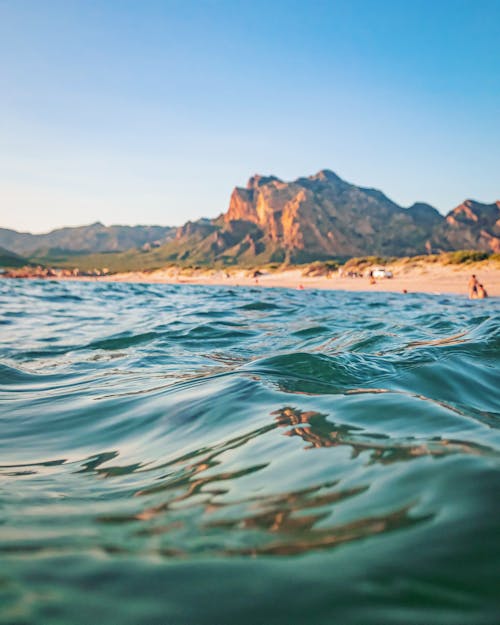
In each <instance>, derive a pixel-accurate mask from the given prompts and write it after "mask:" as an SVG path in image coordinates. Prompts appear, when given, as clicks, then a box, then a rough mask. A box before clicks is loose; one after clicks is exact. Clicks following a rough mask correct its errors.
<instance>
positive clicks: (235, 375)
mask: <svg viewBox="0 0 500 625" xmlns="http://www.w3.org/2000/svg"><path fill="white" fill-rule="evenodd" d="M0 304H1V307H0V321H3V322H6V323H4V324H3V325H2V324H0V328H2V327H3V328H4V330H3V335H2V339H3V340H2V343H1V346H0V358H1V362H0V399H1V401H2V403H1V405H0V426H1V427H2V438H1V439H0V454H1V459H0V477H1V479H2V484H1V489H0V506H1V510H2V520H1V525H0V558H2V562H3V563H4V566H2V568H1V571H0V602H1V603H2V605H5V606H6V609H5V611H4V614H6V615H7V617H3V615H2V616H0V622H6V623H7V622H8V623H9V625H11V624H14V625H17V624H21V623H22V624H25V623H41V622H51V623H56V624H59V623H61V624H62V623H67V622H71V623H82V624H84V625H87V624H88V623H89V622H104V621H106V622H112V621H113V622H114V621H116V622H118V621H119V622H123V623H146V622H147V623H165V622H176V623H177V622H179V623H180V622H192V623H197V624H198V623H207V624H208V623H215V622H217V623H221V624H223V625H224V624H225V623H229V622H234V620H235V619H237V618H238V619H240V620H242V621H243V622H245V621H246V620H248V622H252V623H253V622H256V621H257V622H266V623H267V622H269V623H278V622H280V623H281V622H286V623H287V624H289V623H304V622H315V623H316V622H317V623H323V622H325V623H327V622H332V620H333V621H335V620H338V622H342V623H345V624H346V625H349V624H351V623H352V624H353V625H355V624H359V623H366V624H367V625H377V624H378V623H380V622H384V623H394V624H395V625H396V624H397V625H400V624H405V623H407V624H408V625H410V624H411V625H415V624H419V623H422V625H424V623H425V624H426V625H427V624H428V622H432V623H433V624H434V623H436V624H437V625H440V624H441V623H442V624H443V625H449V624H450V623H451V624H452V625H462V623H463V622H464V621H463V619H462V617H463V615H464V614H467V622H477V623H486V624H487V625H489V624H490V623H491V625H493V624H494V623H495V625H496V617H495V616H494V615H496V613H497V608H498V604H497V594H496V590H495V588H494V586H495V584H494V579H495V575H494V572H493V571H494V562H495V561H496V560H495V558H496V556H497V555H500V554H498V541H497V540H496V538H497V530H498V528H497V518H498V514H499V513H500V509H499V505H498V503H497V502H498V497H497V493H498V488H499V487H500V471H499V468H500V466H499V465H500V463H499V453H498V451H499V448H500V436H499V428H498V426H499V424H500V412H499V405H500V390H499V388H500V387H499V385H498V361H499V353H500V323H499V315H498V312H499V304H498V302H496V301H495V300H494V299H492V300H489V301H485V302H481V303H480V305H481V308H479V305H478V303H477V302H468V301H466V300H463V299H460V298H439V297H429V296H420V295H419V296H408V295H407V296H405V297H399V296H396V295H390V294H385V295H383V296H382V295H375V294H371V295H364V294H358V295H355V296H350V295H348V294H342V293H320V292H308V293H307V292H292V291H285V290H270V291H259V290H255V289H240V290H231V289H223V288H213V289H210V288H207V287H187V286H186V287H171V286H166V285H148V286H146V285H119V284H115V285H113V284H109V285H103V284H79V283H64V284H57V283H36V282H25V283H21V282H16V281H10V282H8V283H7V282H4V283H0ZM5 328H8V333H7V332H6V331H5ZM278 556H279V557H278ZM63 562H64V563H65V564H64V566H63V565H62V563H63ZM54 563H55V564H54ZM464 563H465V564H464ZM185 567H188V568H185ZM105 570H106V571H108V572H107V573H106V574H104V571H105ZM63 571H64V575H63V574H62V572H63ZM110 571H112V573H110ZM194 579H196V580H197V582H196V584H194V583H193V582H192V580H194ZM221 579H224V580H225V581H224V583H223V584H222V583H220V580H221ZM50 580H52V581H50ZM110 580H114V581H113V583H112V584H111V582H110ZM295 582H296V583H297V587H296V588H295V591H294V592H293V593H292V594H290V593H289V590H288V589H289V587H290V585H291V584H294V583H295ZM110 584H111V585H110ZM281 584H284V586H281ZM278 587H279V588H281V592H282V593H285V594H287V597H288V599H287V601H286V602H285V601H282V602H277V601H276V595H275V593H276V590H275V589H276V588H278ZM87 588H92V589H93V590H92V593H93V597H94V599H95V601H94V602H93V605H92V606H91V605H90V604H89V602H88V600H87V591H86V589H87ZM231 588H233V589H235V588H237V589H238V592H236V591H235V590H230V589H231ZM60 589H64V590H60ZM152 589H156V590H155V591H153V590H152ZM304 589H305V590H307V591H306V592H301V591H302V590H304ZM186 593H187V594H186ZM191 596H193V597H196V600H191V599H190V597H191ZM250 596H252V597H254V599H253V600H252V602H251V603H250V604H248V603H247V598H248V597H250ZM275 610H276V611H275ZM429 610H430V612H429ZM155 615H156V616H155ZM429 615H431V616H429ZM2 618H7V620H6V621H5V620H4V621H2ZM461 619H462V620H461Z"/></svg>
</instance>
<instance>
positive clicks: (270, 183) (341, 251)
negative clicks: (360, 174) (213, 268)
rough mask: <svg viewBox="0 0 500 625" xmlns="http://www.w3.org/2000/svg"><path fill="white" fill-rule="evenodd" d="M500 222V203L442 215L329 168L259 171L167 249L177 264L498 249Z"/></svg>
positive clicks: (461, 208) (189, 225)
mask: <svg viewBox="0 0 500 625" xmlns="http://www.w3.org/2000/svg"><path fill="white" fill-rule="evenodd" d="M499 219H500V202H497V203H496V204H491V205H488V204H480V203H479V202H472V201H471V200H467V201H466V202H464V204H462V205H461V206H459V207H457V208H455V209H454V210H453V211H451V212H450V213H449V214H448V215H447V216H446V217H443V216H442V215H441V214H440V213H439V212H438V211H437V210H436V209H435V208H433V207H432V206H430V205H429V204H425V203H416V204H413V206H410V207H409V208H403V207H401V206H399V205H398V204H396V203H395V202H393V201H392V200H390V199H389V198H388V197H387V196H386V195H384V194H383V193H382V192H381V191H378V190H376V189H371V188H364V187H358V186H355V185H353V184H350V183H348V182H346V181H344V180H342V179H341V178H340V177H339V176H337V175H336V174H335V173H333V172H332V171H329V170H322V171H320V172H319V173H317V174H315V175H314V176H309V177H307V178H298V179H297V180H294V181H292V182H284V181H282V180H280V179H279V178H276V177H275V176H260V175H255V176H252V177H251V178H250V180H249V181H248V184H247V186H246V187H244V188H243V187H236V188H235V189H234V190H233V192H232V194H231V199H230V202H229V207H228V210H227V212H226V213H225V214H223V215H221V216H220V217H218V218H217V219H213V220H207V219H203V220H200V221H198V222H188V223H187V224H186V225H185V226H183V227H181V228H179V229H178V230H177V233H176V236H175V239H174V240H172V241H170V242H168V243H167V244H166V245H165V246H163V247H162V248H161V252H162V254H163V256H164V257H165V259H166V260H168V261H171V262H179V261H181V262H189V263H213V262H217V261H221V262H224V263H231V264H232V263H252V262H255V263H259V262H260V263H263V262H271V261H275V262H282V261H288V262H309V261H311V260H320V259H327V258H332V257H335V258H347V257H352V256H363V255H380V256H405V255H415V254H425V253H429V252H431V251H448V250H456V249H464V248H468V249H470V248H473V249H478V250H484V251H498V249H499V246H500V229H499V226H500V221H499Z"/></svg>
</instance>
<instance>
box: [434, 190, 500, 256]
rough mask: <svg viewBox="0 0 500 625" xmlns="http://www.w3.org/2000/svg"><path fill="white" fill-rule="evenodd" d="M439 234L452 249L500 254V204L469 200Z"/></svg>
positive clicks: (450, 215)
mask: <svg viewBox="0 0 500 625" xmlns="http://www.w3.org/2000/svg"><path fill="white" fill-rule="evenodd" d="M439 233H440V234H441V236H442V238H443V239H445V240H446V242H447V244H448V245H449V246H450V247H452V248H455V249H456V248H457V246H461V247H462V248H470V249H479V250H484V251H488V252H495V253H497V254H498V253H500V201H498V202H494V203H493V204H481V203H479V202H475V201H474V200H465V202H463V203H462V204H460V205H459V206H457V207H456V208H454V209H453V210H452V211H450V212H449V213H448V215H447V216H446V221H445V223H444V224H443V225H442V226H441V227H440V229H439Z"/></svg>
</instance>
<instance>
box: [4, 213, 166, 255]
mask: <svg viewBox="0 0 500 625" xmlns="http://www.w3.org/2000/svg"><path fill="white" fill-rule="evenodd" d="M175 232H176V228H170V227H164V226H104V225H103V224H101V223H99V222H98V223H94V224H91V225H89V226H80V227H75V228H60V229H58V230H53V231H52V232H48V233H46V234H30V233H27V232H16V231H15V230H7V229H5V228H0V246H2V247H5V248H7V249H8V250H12V251H13V252H15V253H17V254H22V255H24V256H31V257H37V258H50V257H52V256H54V255H56V256H57V255H64V254H93V253H99V252H120V251H125V250H129V249H131V248H135V247H142V246H159V245H162V244H164V243H165V242H166V241H168V240H169V238H171V237H173V236H174V235H175Z"/></svg>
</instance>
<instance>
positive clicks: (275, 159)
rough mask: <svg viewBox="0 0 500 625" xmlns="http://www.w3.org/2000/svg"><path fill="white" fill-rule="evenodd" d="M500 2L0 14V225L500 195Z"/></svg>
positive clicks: (112, 6) (9, 7)
mask: <svg viewBox="0 0 500 625" xmlns="http://www.w3.org/2000/svg"><path fill="white" fill-rule="evenodd" d="M499 42H500V0H432V1H431V0H412V2H406V1H404V0H330V1H320V0H317V1H315V0H303V1H302V2H298V1H295V0H286V1H278V0H267V1H260V0H247V1H244V2H243V1H239V0H227V1H224V0H220V1H205V2H202V1H198V2H195V1H190V0H162V1H160V0H158V1H154V0H134V1H128V0H116V1H113V0H82V1H74V0H44V1H42V0H33V1H28V0H0V226H3V227H11V228H16V229H22V230H30V231H33V232H42V231H46V230H49V229H51V228H54V227H57V226H62V225H81V224H85V223H91V222H94V221H98V220H99V221H102V222H103V223H105V224H111V223H126V224H137V223H157V224H163V225H179V224H181V223H183V222H184V221H186V220H187V219H195V218H198V217H201V216H209V217H213V216H216V215H217V214H219V213H221V212H223V211H225V210H226V209H227V204H228V200H229V195H230V193H231V190H232V188H233V187H234V186H236V185H240V186H241V185H244V184H246V181H247V179H248V178H249V176H250V175H252V174H254V173H257V172H258V173H262V174H274V175H277V176H279V177H281V178H284V179H285V180H289V179H293V178H296V177H298V176H302V175H310V174H313V173H315V172H316V171H318V170H320V169H323V168H328V169H332V170H333V171H335V172H336V173H337V174H339V175H340V176H341V177H343V178H345V179H346V180H348V181H350V182H353V183H355V184H359V185H362V186H373V187H377V188H379V189H381V190H382V191H384V192H385V193H386V194H387V195H388V196H389V197H391V198H392V199H393V200H395V201H396V202H398V203H400V204H402V205H404V206H408V205H410V204H411V203H413V202H414V201H417V200H419V201H427V202H430V203H431V204H433V205H434V206H436V207H437V208H438V209H439V210H440V211H442V212H446V211H448V210H449V209H450V208H452V207H453V206H455V205H457V204H459V203H460V202H461V201H462V200H464V199H465V198H474V199H477V200H479V201H483V202H492V201H494V200H496V199H500V44H499Z"/></svg>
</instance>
